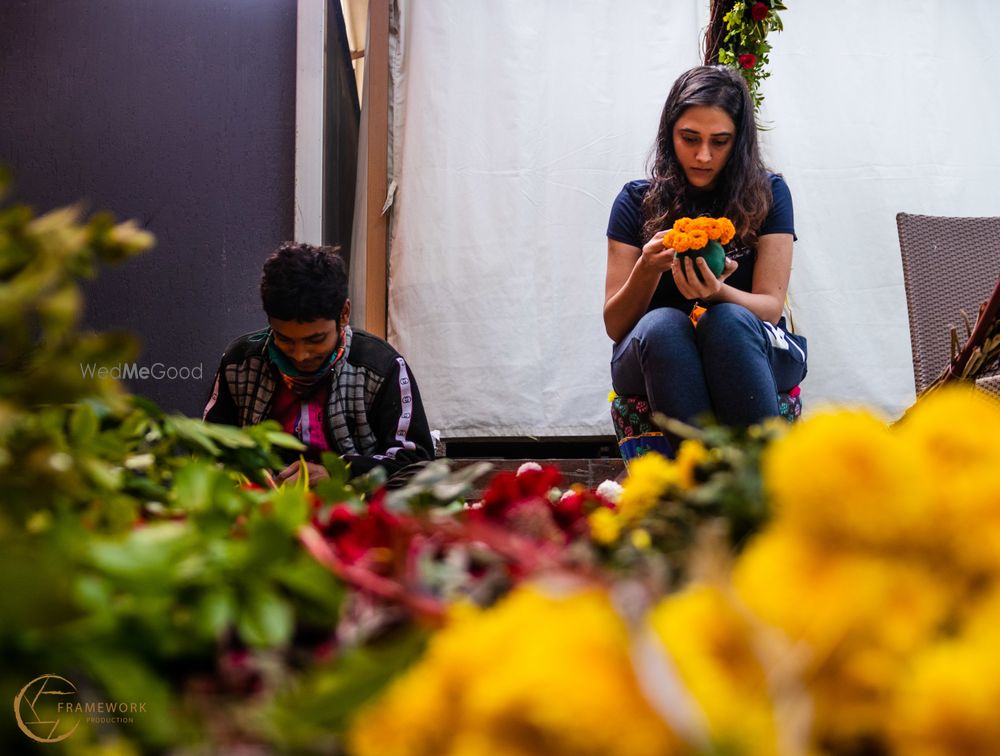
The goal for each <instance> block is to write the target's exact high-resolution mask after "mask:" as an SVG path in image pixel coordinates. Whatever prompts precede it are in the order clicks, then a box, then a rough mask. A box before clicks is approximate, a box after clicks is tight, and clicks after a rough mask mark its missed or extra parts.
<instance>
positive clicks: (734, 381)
mask: <svg viewBox="0 0 1000 756" xmlns="http://www.w3.org/2000/svg"><path fill="white" fill-rule="evenodd" d="M805 375H806V342H805V339H804V338H803V337H801V336H796V335H792V334H789V333H787V332H786V331H785V330H784V321H783V320H782V321H781V322H779V323H778V326H777V327H775V326H773V325H771V324H770V323H765V322H764V321H762V320H761V319H760V318H758V317H757V316H756V315H754V314H753V313H752V312H750V311H749V310H748V309H746V308H745V307H743V306H742V305H737V304H730V303H728V302H726V303H722V304H717V305H713V306H712V307H710V308H709V309H708V311H707V312H705V314H703V315H702V316H701V320H699V321H698V327H697V328H695V327H694V326H693V325H692V324H691V320H690V319H689V318H688V316H687V314H686V313H684V312H681V311H680V310H675V309H673V308H670V307H661V308H658V309H655V310H650V311H649V312H647V313H646V314H645V315H643V316H642V318H641V319H640V320H639V322H638V323H636V325H635V327H634V328H633V329H632V331H631V332H630V333H629V334H628V336H626V337H625V338H624V339H622V340H621V341H620V342H618V343H617V344H615V347H614V350H613V351H612V355H611V384H612V386H613V387H614V389H615V392H616V393H618V394H622V395H636V394H637V395H641V396H645V397H646V398H647V399H648V400H649V404H650V406H651V407H652V408H653V410H655V411H657V412H662V413H663V414H665V415H667V416H668V417H673V418H677V419H678V420H682V421H684V422H687V423H692V424H695V423H700V422H702V421H704V420H706V419H708V418H709V417H714V419H715V420H716V422H718V423H721V424H722V425H729V426H742V427H746V426H749V425H754V424H756V423H759V422H760V421H762V420H764V419H765V418H768V417H776V416H777V415H778V393H779V392H782V391H788V390H789V389H791V388H793V387H794V386H797V385H798V384H799V382H801V380H802V379H803V378H805Z"/></svg>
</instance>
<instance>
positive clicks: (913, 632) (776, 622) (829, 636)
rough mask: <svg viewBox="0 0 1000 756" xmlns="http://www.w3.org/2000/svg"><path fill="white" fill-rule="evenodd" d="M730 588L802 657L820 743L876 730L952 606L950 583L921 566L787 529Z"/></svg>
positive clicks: (762, 547)
mask: <svg viewBox="0 0 1000 756" xmlns="http://www.w3.org/2000/svg"><path fill="white" fill-rule="evenodd" d="M733 583H734V585H735V587H736V591H737V593H738V594H739V596H740V597H741V598H742V599H743V601H744V602H745V604H746V605H747V606H748V607H749V609H750V610H751V611H752V612H753V613H754V614H755V615H756V616H758V617H760V619H761V620H763V621H764V622H765V623H767V624H769V625H771V626H773V627H776V628H778V629H779V630H781V631H782V632H783V633H784V635H785V636H786V637H787V638H788V639H789V640H790V641H791V642H792V644H793V646H794V647H796V648H798V649H800V651H802V652H804V653H805V658H804V660H803V665H804V675H805V683H806V685H807V686H808V688H809V690H810V692H811V694H812V697H813V700H814V704H815V720H816V722H815V730H816V732H817V733H819V734H820V736H821V737H823V738H851V737H860V736H864V735H871V734H873V733H876V732H878V731H879V730H880V729H881V728H882V726H883V725H884V721H883V720H884V716H885V710H884V709H885V705H886V702H887V700H888V697H889V696H890V694H891V691H892V689H893V686H894V685H895V683H896V680H897V679H898V677H899V675H900V674H901V672H902V670H903V669H904V668H905V667H906V665H907V663H908V659H909V658H910V656H912V654H913V653H915V652H916V651H917V650H918V649H920V648H922V647H923V646H924V645H925V644H926V643H927V642H929V641H930V640H931V639H932V638H933V637H934V636H935V634H936V633H937V632H938V629H939V628H940V627H941V625H942V623H943V622H944V621H945V620H946V618H947V617H948V616H949V614H950V612H951V610H952V607H953V605H954V601H955V598H956V596H955V594H956V591H955V589H954V586H952V585H951V584H950V583H949V582H948V580H947V577H942V576H940V575H939V574H938V573H937V572H935V571H934V570H933V569H931V568H930V567H929V566H927V565H924V564H922V563H920V562H917V561H905V560H901V559H897V558H894V557H890V556H884V555H876V554H873V553H865V552H860V551H851V550H845V549H834V548H830V547H829V546H824V545H822V544H820V543H817V542H816V541H815V540H812V539H808V538H804V537H802V535H801V533H799V532H797V531H794V530H792V529H791V528H788V527H778V528H771V529H770V530H768V531H766V532H765V533H763V534H761V535H759V536H758V537H757V538H755V539H754V540H753V541H752V542H751V543H750V545H749V546H748V547H747V549H746V551H744V553H743V554H742V555H741V556H740V558H739V560H738V561H737V563H736V566H735V568H734V572H733Z"/></svg>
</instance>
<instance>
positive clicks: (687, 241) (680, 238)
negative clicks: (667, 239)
mask: <svg viewBox="0 0 1000 756" xmlns="http://www.w3.org/2000/svg"><path fill="white" fill-rule="evenodd" d="M670 246H671V247H673V248H674V251H675V252H687V251H688V250H689V249H691V237H690V236H689V235H688V234H686V233H682V232H680V231H675V232H674V237H673V239H672V241H671V244H670Z"/></svg>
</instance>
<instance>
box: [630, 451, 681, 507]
mask: <svg viewBox="0 0 1000 756" xmlns="http://www.w3.org/2000/svg"><path fill="white" fill-rule="evenodd" d="M680 475H681V473H680V469H679V468H678V467H677V465H676V464H674V463H673V462H671V461H670V460H669V459H667V458H666V457H664V456H663V455H662V454H657V453H656V452H648V453H646V454H643V455H642V456H641V457H637V458H635V459H633V460H632V461H631V462H630V463H629V466H628V477H627V478H626V479H625V482H624V483H623V484H622V487H623V490H622V495H621V498H620V499H619V500H618V514H619V517H620V518H621V520H622V524H627V523H630V522H633V521H634V520H637V519H639V518H640V517H642V515H643V514H645V513H646V512H647V511H648V510H649V509H651V508H652V507H654V506H655V505H656V504H657V502H659V500H660V498H661V497H662V496H663V495H664V494H665V493H666V492H667V491H668V490H670V488H671V486H676V485H678V484H679V483H680V481H681V477H680Z"/></svg>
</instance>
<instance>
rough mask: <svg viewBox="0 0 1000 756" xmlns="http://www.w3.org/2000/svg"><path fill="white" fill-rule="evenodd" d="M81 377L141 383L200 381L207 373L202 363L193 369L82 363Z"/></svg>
mask: <svg viewBox="0 0 1000 756" xmlns="http://www.w3.org/2000/svg"><path fill="white" fill-rule="evenodd" d="M80 375H81V376H82V377H84V378H94V377H97V378H114V379H115V380H119V381H120V380H132V381H134V380H140V381H149V380H153V381H162V380H168V381H190V380H195V381H200V380H202V378H204V375H205V371H204V368H203V365H202V363H199V364H197V365H195V366H193V367H188V366H184V367H176V366H174V365H164V364H163V363H162V362H154V363H153V364H152V365H140V364H138V363H136V362H126V363H120V364H118V365H112V366H111V367H108V366H107V365H96V364H93V363H90V364H84V363H82V362H81V363H80Z"/></svg>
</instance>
